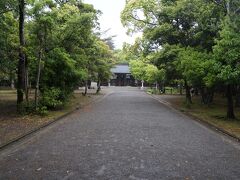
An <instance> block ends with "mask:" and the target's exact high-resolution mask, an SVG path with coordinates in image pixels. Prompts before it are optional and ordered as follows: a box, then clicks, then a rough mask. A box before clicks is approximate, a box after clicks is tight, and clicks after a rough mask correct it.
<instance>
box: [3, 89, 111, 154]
mask: <svg viewBox="0 0 240 180" xmlns="http://www.w3.org/2000/svg"><path fill="white" fill-rule="evenodd" d="M110 94H111V92H110V93H107V94H105V95H103V96H102V97H99V98H96V99H93V100H92V101H90V102H88V103H86V104H84V105H82V106H77V107H75V108H74V109H73V110H71V111H69V112H67V113H65V114H63V115H61V116H59V117H57V118H54V119H53V120H52V121H50V122H47V123H45V124H43V125H41V126H39V127H37V128H34V129H32V130H30V131H28V132H26V133H24V134H22V135H20V136H17V137H16V138H14V139H12V140H10V141H8V142H6V143H4V144H2V145H0V151H2V150H4V149H6V148H7V147H9V146H10V145H13V144H14V143H16V142H19V141H21V140H22V139H24V138H26V137H28V136H30V135H32V134H34V133H36V132H39V131H40V130H42V129H44V128H46V127H48V126H50V125H52V124H54V123H56V122H58V121H60V120H62V119H63V118H65V117H66V116H68V115H70V114H72V113H74V112H76V111H77V110H79V109H82V108H83V107H85V106H88V105H90V104H92V103H94V102H99V101H101V100H102V99H104V98H105V97H107V96H108V95H110Z"/></svg>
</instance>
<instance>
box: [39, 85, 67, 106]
mask: <svg viewBox="0 0 240 180" xmlns="http://www.w3.org/2000/svg"><path fill="white" fill-rule="evenodd" d="M61 96H62V94H61V90H60V89H58V88H54V87H52V88H49V89H44V90H43V92H42V94H41V100H40V107H42V108H43V107H46V108H47V109H56V108H59V107H61V106H62V105H63V101H62V100H61V99H62V97H61ZM44 109H45V108H43V110H44Z"/></svg>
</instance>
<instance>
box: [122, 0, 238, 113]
mask: <svg viewBox="0 0 240 180" xmlns="http://www.w3.org/2000/svg"><path fill="white" fill-rule="evenodd" d="M121 19H122V23H123V25H124V26H125V27H127V28H128V31H129V33H134V32H137V31H141V32H142V33H143V39H142V41H144V42H145V46H142V48H143V49H142V52H144V53H143V54H142V55H143V56H142V58H143V59H151V60H150V61H149V63H150V64H153V65H156V66H157V67H158V69H162V68H163V69H164V70H165V82H166V83H171V82H182V81H184V82H185V83H184V86H185V90H186V100H187V102H188V103H191V96H190V88H191V87H194V88H195V89H197V90H199V91H200V93H201V96H202V102H203V103H204V104H209V103H211V102H212V101H213V94H214V91H215V90H218V91H220V90H222V89H224V88H225V89H226V96H227V99H228V111H227V117H228V118H234V117H235V116H234V112H233V99H232V96H233V95H236V94H238V93H236V92H237V90H238V88H237V87H238V86H239V80H238V79H239V72H238V71H239V70H238V69H239V67H238V61H239V53H238V51H239V47H238V46H239V25H240V24H239V1H236V0H229V1H210V0H206V1H201V0H175V1H172V0H164V1H158V0H138V1H130V0H129V1H127V3H126V6H125V9H124V10H123V11H122V14H121ZM149 57H151V58H149ZM135 64H137V62H135ZM145 76H146V75H145ZM141 78H142V79H143V78H144V77H141ZM179 85H181V84H179ZM219 87H221V88H219ZM234 92H235V94H234Z"/></svg>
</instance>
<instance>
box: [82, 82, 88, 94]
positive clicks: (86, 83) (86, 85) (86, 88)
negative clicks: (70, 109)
mask: <svg viewBox="0 0 240 180" xmlns="http://www.w3.org/2000/svg"><path fill="white" fill-rule="evenodd" d="M87 91H88V80H86V81H85V91H84V93H83V95H84V96H86V95H87Z"/></svg>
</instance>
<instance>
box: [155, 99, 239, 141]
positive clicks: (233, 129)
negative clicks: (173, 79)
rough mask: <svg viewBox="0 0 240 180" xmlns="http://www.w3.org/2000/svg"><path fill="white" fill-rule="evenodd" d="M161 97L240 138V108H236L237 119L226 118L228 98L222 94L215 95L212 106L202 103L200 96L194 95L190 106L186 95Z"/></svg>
mask: <svg viewBox="0 0 240 180" xmlns="http://www.w3.org/2000/svg"><path fill="white" fill-rule="evenodd" d="M159 97H160V98H161V99H162V100H164V101H167V102H169V103H170V104H171V105H172V106H173V107H175V108H177V109H179V110H180V111H182V112H186V113H188V114H190V115H193V116H194V117H197V118H198V119H201V120H203V121H206V122H208V123H210V124H212V125H214V126H217V127H219V128H221V129H224V130H225V131H227V132H229V133H231V134H233V135H235V136H237V137H238V138H240V108H235V115H236V117H237V119H236V120H229V119H226V118H225V117H226V110H227V107H226V99H225V98H224V97H222V96H221V95H218V96H215V99H214V103H213V104H212V105H210V106H207V105H203V104H201V101H200V96H194V97H193V104H192V105H191V106H190V107H187V106H186V105H185V103H184V102H185V96H179V95H172V96H170V95H160V96H159Z"/></svg>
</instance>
